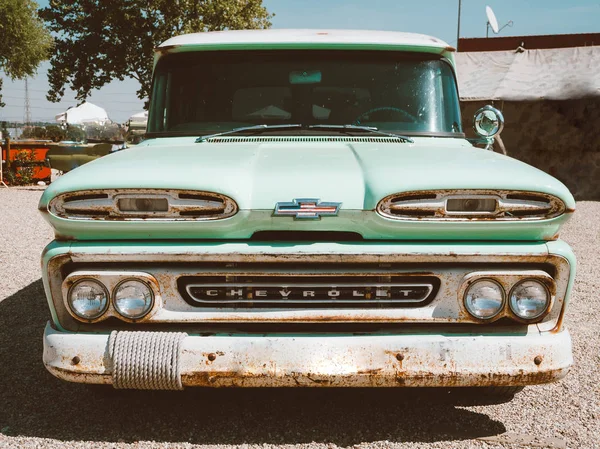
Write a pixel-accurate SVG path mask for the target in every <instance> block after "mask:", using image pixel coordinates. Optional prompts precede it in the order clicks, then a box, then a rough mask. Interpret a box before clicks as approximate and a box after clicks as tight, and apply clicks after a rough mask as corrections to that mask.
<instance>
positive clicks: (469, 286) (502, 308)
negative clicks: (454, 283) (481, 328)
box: [463, 277, 507, 322]
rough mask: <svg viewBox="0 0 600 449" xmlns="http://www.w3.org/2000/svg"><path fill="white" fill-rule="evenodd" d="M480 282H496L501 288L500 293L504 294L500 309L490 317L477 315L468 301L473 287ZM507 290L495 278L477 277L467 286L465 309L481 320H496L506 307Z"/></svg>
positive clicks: (464, 297)
mask: <svg viewBox="0 0 600 449" xmlns="http://www.w3.org/2000/svg"><path fill="white" fill-rule="evenodd" d="M480 282H491V283H493V284H496V285H497V286H498V288H499V289H500V294H501V296H502V300H501V301H500V307H499V308H498V311H497V312H496V313H495V314H493V315H490V316H488V317H481V316H478V315H475V314H474V313H473V311H472V310H471V309H470V308H469V306H468V302H467V296H468V293H469V291H470V290H471V289H472V288H473V286H474V285H476V284H478V283H480ZM506 298H507V296H506V290H505V289H504V286H503V285H502V284H501V283H500V282H498V281H497V280H496V279H493V278H487V277H481V278H478V279H475V280H474V281H472V282H470V283H469V285H467V286H466V288H465V291H464V293H463V305H464V307H465V309H466V310H467V312H468V313H469V314H470V315H471V316H472V317H473V318H475V319H477V320H481V321H485V322H491V321H495V319H497V318H498V316H499V315H500V314H502V312H503V311H504V310H505V309H506Z"/></svg>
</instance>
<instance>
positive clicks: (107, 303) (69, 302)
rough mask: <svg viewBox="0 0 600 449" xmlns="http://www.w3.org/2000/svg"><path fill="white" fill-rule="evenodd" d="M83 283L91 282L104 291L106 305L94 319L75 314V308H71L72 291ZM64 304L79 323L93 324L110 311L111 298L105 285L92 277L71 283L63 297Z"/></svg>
mask: <svg viewBox="0 0 600 449" xmlns="http://www.w3.org/2000/svg"><path fill="white" fill-rule="evenodd" d="M84 282H91V283H94V284H96V285H97V286H99V287H100V289H102V290H104V294H105V296H106V304H105V305H104V307H103V308H102V310H101V311H100V312H99V313H98V314H97V315H95V316H94V317H85V316H82V315H80V314H79V313H77V311H76V310H75V307H73V305H72V303H71V294H72V293H73V290H74V289H75V288H76V287H77V286H78V285H80V284H82V283H84ZM65 302H66V304H67V310H69V312H70V313H71V315H72V316H73V317H74V318H75V319H77V320H80V321H83V322H85V323H95V322H97V321H100V320H102V319H103V317H104V316H105V315H106V313H107V312H108V310H109V309H110V304H111V296H110V290H108V289H107V288H106V285H104V284H103V283H102V282H100V281H98V280H97V279H94V278H92V277H82V278H80V279H78V280H76V281H75V282H73V283H72V284H71V285H70V286H69V288H68V290H67V294H66V297H65Z"/></svg>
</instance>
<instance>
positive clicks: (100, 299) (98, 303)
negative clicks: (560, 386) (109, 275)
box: [68, 279, 108, 320]
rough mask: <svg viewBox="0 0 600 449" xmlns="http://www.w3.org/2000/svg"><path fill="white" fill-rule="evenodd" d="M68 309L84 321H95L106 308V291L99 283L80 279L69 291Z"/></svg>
mask: <svg viewBox="0 0 600 449" xmlns="http://www.w3.org/2000/svg"><path fill="white" fill-rule="evenodd" d="M68 302H69V307H70V308H71V310H72V311H73V313H74V314H75V315H77V316H78V317H80V318H83V319H84V320H95V319H96V318H99V317H100V316H102V314H103V313H104V312H106V309H107V308H108V291H107V290H106V287H104V285H102V284H101V283H100V282H98V281H95V280H93V279H81V280H79V281H77V282H76V283H75V284H73V286H72V287H71V288H70V290H69V294H68Z"/></svg>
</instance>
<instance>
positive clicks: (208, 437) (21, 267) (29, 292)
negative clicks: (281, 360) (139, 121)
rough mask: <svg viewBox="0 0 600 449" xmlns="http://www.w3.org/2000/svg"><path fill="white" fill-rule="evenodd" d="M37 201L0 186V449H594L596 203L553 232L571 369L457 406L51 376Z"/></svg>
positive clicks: (402, 394) (599, 412)
mask: <svg viewBox="0 0 600 449" xmlns="http://www.w3.org/2000/svg"><path fill="white" fill-rule="evenodd" d="M40 194H41V190H40V189H36V188H28V189H26V188H22V189H19V188H12V189H10V190H8V189H4V188H2V187H0V230H1V231H0V448H4V447H11V448H12V447H19V448H20V447H24V448H34V447H35V448H39V447H49V448H82V447H92V446H93V447H100V448H115V447H118V448H164V447H180V448H191V447H204V448H208V447H211V448H213V447H214V448H217V447H218V448H228V447H233V446H235V447H243V448H248V449H249V448H259V447H260V448H271V447H286V448H298V449H299V448H303V449H304V448H307V449H308V448H310V449H321V448H322V449H326V448H327V449H330V448H336V447H356V448H367V447H373V448H384V447H386V448H387V447H402V448H451V449H454V448H457V449H459V448H526V447H547V448H566V447H569V448H600V424H599V423H600V405H599V404H600V389H599V385H598V381H599V379H600V376H599V374H600V343H599V337H598V336H599V335H600V324H599V320H598V319H597V318H596V316H597V314H598V310H599V309H600V298H599V295H598V292H599V291H600V280H599V276H600V269H599V268H600V262H599V261H598V255H597V254H598V251H599V249H600V202H580V203H579V204H578V211H577V213H576V215H575V218H574V219H573V220H572V221H571V222H570V223H569V224H568V225H567V226H566V228H565V230H564V232H563V234H562V237H563V238H564V239H565V240H567V241H568V242H569V243H570V244H571V245H572V246H573V247H574V249H575V252H576V253H577V257H578V261H579V267H578V274H577V282H576V285H575V289H574V295H573V298H572V302H571V307H570V310H569V312H568V315H567V319H566V322H567V326H569V328H570V330H571V333H572V336H573V341H574V355H575V366H574V367H573V369H572V371H571V372H570V374H569V375H568V376H567V377H566V379H564V380H563V381H561V382H558V383H556V384H552V385H546V386H535V387H529V388H526V389H525V391H523V392H522V393H520V394H519V395H517V396H516V397H515V398H514V399H513V401H512V402H510V403H505V404H491V405H485V406H481V405H480V406H469V404H468V400H466V401H465V398H461V397H456V396H454V395H453V394H448V393H441V392H439V391H436V390H434V391H431V390H426V391H418V392H415V391H413V390H410V391H404V390H399V391H398V390H393V391H390V390H364V389H358V390H327V389H309V390H305V389H303V390H299V389H289V390H283V389H270V390H269V389H267V390H203V389H190V390H187V391H185V392H181V393H164V392H151V393H144V392H135V391H133V392H117V391H114V390H112V389H110V388H108V389H105V390H100V391H98V390H97V389H92V388H89V387H86V386H84V385H76V384H67V383H65V382H61V381H59V380H57V379H55V378H53V377H52V376H51V375H50V374H49V373H47V372H46V370H45V369H44V367H43V365H42V361H41V354H42V332H43V327H44V324H45V322H46V321H47V319H48V317H49V314H48V309H47V306H46V303H45V298H44V292H43V288H42V282H41V280H40V271H39V256H40V252H41V250H42V248H43V247H44V246H45V245H46V243H48V242H49V241H50V240H51V238H52V234H51V232H50V229H49V227H48V226H47V225H46V224H45V223H44V221H43V220H42V218H41V217H40V215H39V214H38V213H37V211H36V205H37V201H38V200H39V197H40ZM590 318H591V319H590ZM486 437H489V438H490V440H482V438H486Z"/></svg>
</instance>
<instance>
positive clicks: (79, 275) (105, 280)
mask: <svg viewBox="0 0 600 449" xmlns="http://www.w3.org/2000/svg"><path fill="white" fill-rule="evenodd" d="M86 279H87V280H92V281H94V282H96V283H98V284H100V285H102V286H103V288H104V289H105V291H106V292H108V296H107V297H108V307H106V308H105V310H104V312H103V314H102V315H100V316H99V317H97V318H94V319H85V318H82V317H80V316H79V315H77V314H75V313H74V311H73V310H72V309H71V307H70V305H69V296H68V295H69V291H70V289H71V288H72V286H74V285H76V284H77V283H78V282H80V281H81V280H86ZM127 280H135V281H138V282H141V283H143V284H145V285H146V286H147V287H148V289H149V290H150V292H151V295H152V303H151V306H150V308H149V309H148V311H147V312H146V313H145V314H144V315H143V316H140V317H138V318H128V317H127V316H125V315H122V314H121V313H119V311H118V310H117V308H116V307H115V304H114V295H115V292H116V287H117V286H118V285H120V284H121V283H123V282H124V281H127ZM61 292H62V300H63V304H64V306H65V309H66V310H67V312H68V314H69V315H70V316H71V317H72V318H74V319H75V320H76V321H77V322H79V323H88V324H92V323H98V322H101V321H105V320H108V319H110V318H116V319H118V320H120V321H124V322H127V323H138V322H143V321H146V320H148V319H150V318H151V317H152V316H154V315H155V314H156V313H157V311H158V310H159V309H160V308H161V307H162V296H161V293H160V287H159V284H158V281H157V279H156V278H155V277H154V276H153V275H151V274H149V273H145V272H138V271H108V270H107V271H102V270H93V271H92V270H80V271H74V272H72V273H70V274H69V275H67V276H66V277H65V279H64V280H63V282H62V287H61Z"/></svg>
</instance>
